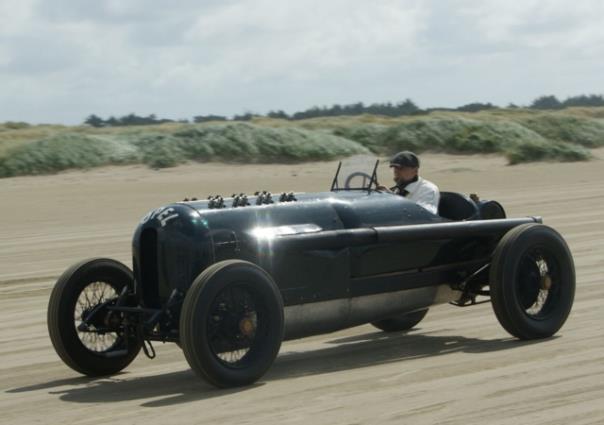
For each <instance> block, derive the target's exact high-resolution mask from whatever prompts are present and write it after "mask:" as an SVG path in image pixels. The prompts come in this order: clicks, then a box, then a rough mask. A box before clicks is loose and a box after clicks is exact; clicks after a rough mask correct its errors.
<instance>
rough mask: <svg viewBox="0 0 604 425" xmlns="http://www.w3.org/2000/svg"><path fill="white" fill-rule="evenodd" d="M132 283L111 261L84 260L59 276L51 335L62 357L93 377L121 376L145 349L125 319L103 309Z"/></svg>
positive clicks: (53, 296) (121, 267) (50, 305)
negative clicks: (128, 328)
mask: <svg viewBox="0 0 604 425" xmlns="http://www.w3.org/2000/svg"><path fill="white" fill-rule="evenodd" d="M132 285H133V277H132V272H131V271H130V270H129V269H128V267H126V266H125V265H123V264H121V263H119V262H117V261H114V260H110V259H106V258H96V259H92V260H86V261H82V262H80V263H78V264H75V265H73V266H72V267H70V268H69V269H67V270H66V271H65V272H64V273H63V274H62V275H61V277H60V278H59V280H58V281H57V283H56V284H55V287H54V288H53V290H52V293H51V295H50V301H49V303H48V313H47V315H48V317H47V321H48V333H49V335H50V340H51V341H52V345H53V346H54V348H55V351H56V352H57V354H58V355H59V357H60V358H61V359H62V360H63V361H64V362H65V364H67V366H69V367H70V368H72V369H74V370H75V371H77V372H80V373H82V374H84V375H88V376H102V375H110V374H113V373H117V372H119V371H120V370H122V369H124V368H125V367H126V366H128V365H129V364H130V362H132V360H134V358H135V357H136V355H137V354H138V352H139V350H140V348H141V346H140V343H139V342H138V340H137V338H135V337H133V336H129V333H128V332H127V330H126V329H124V328H123V326H122V323H121V322H122V320H121V316H120V315H119V314H116V313H114V312H109V311H108V310H107V309H105V308H104V307H106V306H108V305H111V304H114V303H115V301H117V298H118V296H119V294H120V293H121V291H122V290H123V289H124V288H125V287H128V286H129V287H131V286H132Z"/></svg>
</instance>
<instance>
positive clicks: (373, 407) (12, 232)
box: [0, 149, 604, 425]
mask: <svg viewBox="0 0 604 425" xmlns="http://www.w3.org/2000/svg"><path fill="white" fill-rule="evenodd" d="M594 155H595V156H596V159H594V160H592V161H590V162H583V163H537V164H523V165H516V166H508V165H506V161H505V159H503V158H500V157H496V156H461V155H460V156H450V155H439V154H426V155H423V156H422V161H423V162H422V172H423V175H424V176H425V177H427V178H428V179H430V180H432V181H434V182H435V183H437V184H438V185H439V187H440V188H441V190H450V191H460V192H464V193H477V194H479V195H480V196H481V197H482V198H485V199H496V200H498V201H499V202H501V203H502V204H503V205H504V207H505V208H506V210H507V213H508V216H511V217H514V216H526V215H538V216H542V217H543V220H544V223H546V224H548V225H551V226H553V227H554V228H556V229H557V230H558V231H560V232H561V233H562V235H563V236H564V237H565V238H566V240H567V242H568V243H569V245H570V248H571V251H572V253H573V255H574V260H575V265H576V270H577V294H576V298H575V304H574V307H573V311H572V313H571V316H570V318H569V320H568V321H567V323H566V324H565V326H564V327H563V328H562V329H561V331H560V332H559V333H558V334H557V335H556V336H555V337H553V338H551V339H548V340H544V341H539V342H520V341H517V340H515V339H513V338H512V337H510V336H509V335H508V334H507V333H506V332H505V331H504V330H503V328H502V327H501V326H500V325H499V323H498V322H497V319H496V318H495V315H494V313H493V311H492V309H491V306H490V305H489V304H483V305H479V306H476V307H472V308H466V309H459V308H455V307H453V306H448V305H445V306H439V307H436V308H434V309H432V310H431V311H430V312H429V314H428V316H427V317H426V319H425V320H424V321H423V322H421V324H420V325H419V326H418V327H417V328H416V329H414V330H413V331H411V332H409V333H407V334H404V333H395V334H392V335H386V334H384V333H381V332H378V331H377V330H376V329H375V328H373V327H372V326H370V325H366V326H361V327H357V328H353V329H348V330H345V331H341V332H337V333H333V334H328V335H321V336H316V337H312V338H307V339H302V340H296V341H290V342H287V343H284V344H283V346H282V348H281V352H280V354H279V356H278V358H277V360H276V362H275V364H274V365H273V367H272V368H271V369H270V370H269V372H268V373H267V375H265V377H264V378H263V379H262V380H261V381H260V382H258V383H257V384H255V385H253V386H250V387H246V388H238V389H234V390H216V389H214V388H213V387H211V386H209V385H208V384H206V383H204V382H203V381H201V380H200V379H199V378H197V377H196V376H195V375H194V374H193V373H192V372H191V371H190V369H189V367H188V364H187V363H186V361H185V359H184V357H183V354H182V352H181V350H180V349H179V348H178V347H177V346H176V345H174V344H165V345H161V344H155V347H156V350H157V358H156V359H155V360H149V359H147V358H145V356H144V355H142V353H141V354H140V355H139V358H137V359H136V360H135V361H134V363H133V364H132V365H131V366H130V367H128V368H127V369H126V370H125V371H124V372H123V373H120V374H118V375H116V376H113V377H110V378H103V379H96V380H93V379H89V378H85V377H81V376H79V375H78V374H76V373H75V372H73V371H72V370H71V369H69V368H67V366H65V365H64V364H63V363H62V362H61V361H60V360H59V358H58V356H57V355H56V354H55V352H54V350H53V348H52V346H51V343H50V340H49V338H48V334H47V330H46V306H47V302H48V297H49V294H50V290H51V288H52V285H53V284H54V281H55V280H56V278H57V277H58V276H59V275H60V274H61V273H62V271H63V270H64V269H66V268H67V267H68V266H69V265H71V264H73V263H74V262H76V261H78V260H80V259H83V258H87V257H96V256H108V257H111V258H115V259H117V260H120V261H123V262H125V263H126V264H130V263H131V260H130V255H131V254H130V243H131V237H132V233H133V230H134V228H135V227H136V225H137V223H138V221H139V219H140V218H141V217H142V216H143V215H144V214H145V213H146V212H147V211H149V210H150V209H152V208H154V207H157V206H160V205H163V204H166V203H169V202H173V201H179V200H182V199H183V198H185V197H193V196H195V197H198V198H205V197H207V196H208V195H210V194H222V195H230V194H231V193H234V192H236V193H239V192H247V193H252V192H254V191H256V190H262V189H266V190H269V191H272V192H277V193H279V192H283V191H320V190H329V186H330V184H331V179H332V176H333V173H334V171H335V167H336V162H317V163H310V164H297V165H225V164H215V163H211V164H188V165H183V166H179V167H176V168H169V169H162V170H152V169H149V168H146V167H143V166H124V167H108V168H100V169H93V170H88V171H72V172H66V173H61V174H58V175H52V176H32V177H16V178H8V179H0V200H1V205H2V208H0V300H1V305H2V308H1V309H0V324H1V325H0V326H1V328H0V329H1V331H0V332H1V333H0V411H1V412H2V413H1V414H0V423H1V424H34V423H35V424H58V423H65V424H106V423H109V422H110V421H111V422H114V423H122V424H139V423H140V424H148V425H151V424H167V423H170V424H200V423H208V424H209V423H213V424H218V423H220V424H245V423H258V424H265V425H267V424H313V425H318V424H383V423H397V424H400V423H404V424H436V423H438V424H465V425H469V424H481V425H482V424H493V425H495V424H523V425H533V424H544V425H545V424H547V425H554V424H564V425H566V424H572V425H588V424H590V425H596V424H603V423H604V326H603V325H604V281H603V280H604V278H603V277H602V276H604V243H603V240H604V184H603V181H604V150H602V149H600V150H596V151H594ZM379 176H380V181H381V182H386V183H388V182H389V181H390V178H391V177H390V174H389V170H388V168H387V166H386V165H385V164H384V165H382V166H381V167H380V169H379Z"/></svg>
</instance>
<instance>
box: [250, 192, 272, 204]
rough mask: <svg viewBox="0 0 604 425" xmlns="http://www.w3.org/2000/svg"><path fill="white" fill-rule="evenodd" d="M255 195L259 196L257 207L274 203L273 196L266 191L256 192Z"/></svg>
mask: <svg viewBox="0 0 604 425" xmlns="http://www.w3.org/2000/svg"><path fill="white" fill-rule="evenodd" d="M254 195H256V196H257V198H256V205H263V204H272V203H273V202H274V201H273V195H271V193H270V192H267V191H266V190H263V191H262V192H256V193H255V194H254Z"/></svg>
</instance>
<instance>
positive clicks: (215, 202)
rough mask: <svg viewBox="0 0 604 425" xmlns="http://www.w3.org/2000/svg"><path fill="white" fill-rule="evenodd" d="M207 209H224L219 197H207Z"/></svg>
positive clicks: (221, 199) (222, 200)
mask: <svg viewBox="0 0 604 425" xmlns="http://www.w3.org/2000/svg"><path fill="white" fill-rule="evenodd" d="M208 201H209V202H208V208H210V209H214V208H224V199H223V198H222V196H220V195H215V196H212V195H210V196H208Z"/></svg>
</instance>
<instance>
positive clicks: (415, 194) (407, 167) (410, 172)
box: [377, 151, 440, 214]
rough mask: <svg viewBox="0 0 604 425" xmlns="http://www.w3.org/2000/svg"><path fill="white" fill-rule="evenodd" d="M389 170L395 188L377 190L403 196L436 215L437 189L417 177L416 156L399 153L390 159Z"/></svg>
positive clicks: (380, 187)
mask: <svg viewBox="0 0 604 425" xmlns="http://www.w3.org/2000/svg"><path fill="white" fill-rule="evenodd" d="M390 168H392V172H393V175H394V182H395V183H396V186H394V187H391V188H390V189H388V188H387V187H385V186H382V185H378V186H377V189H378V190H381V191H385V192H391V193H396V194H398V195H401V196H404V197H405V198H407V199H409V200H411V201H414V202H415V203H417V204H418V205H420V206H422V207H424V208H425V209H427V210H428V211H430V212H431V213H433V214H438V201H439V200H440V193H439V191H438V187H437V186H436V185H435V184H434V183H432V182H430V181H428V180H426V179H423V178H421V177H420V176H419V158H418V157H417V155H415V154H414V153H413V152H410V151H403V152H399V153H397V154H396V155H394V156H393V157H392V158H391V159H390Z"/></svg>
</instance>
